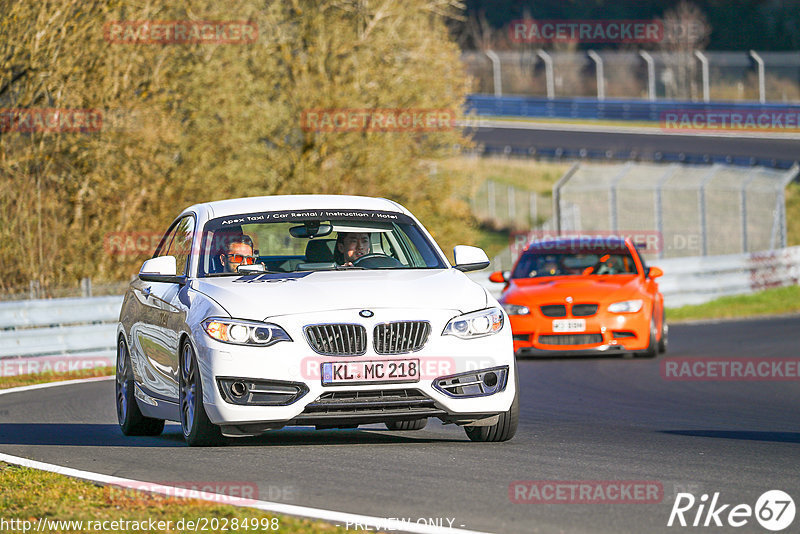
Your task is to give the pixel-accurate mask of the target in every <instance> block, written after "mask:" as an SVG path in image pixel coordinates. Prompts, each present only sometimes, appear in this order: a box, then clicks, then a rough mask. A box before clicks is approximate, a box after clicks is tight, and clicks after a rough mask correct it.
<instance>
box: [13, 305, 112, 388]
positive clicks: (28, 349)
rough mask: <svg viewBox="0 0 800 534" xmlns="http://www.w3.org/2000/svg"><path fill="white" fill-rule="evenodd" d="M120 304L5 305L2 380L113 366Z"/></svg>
mask: <svg viewBox="0 0 800 534" xmlns="http://www.w3.org/2000/svg"><path fill="white" fill-rule="evenodd" d="M121 305H122V296H110V297H94V298H66V299H36V300H20V301H9V302H0V360H1V361H0V376H2V375H9V374H22V373H21V372H18V371H19V370H20V369H29V370H30V369H33V368H36V369H38V370H54V371H60V370H73V369H75V368H78V367H81V366H82V367H86V366H87V365H85V364H86V362H89V363H91V365H90V366H91V367H96V366H99V365H113V357H114V354H115V351H116V339H115V334H116V322H117V320H118V318H119V310H120V307H121ZM29 359H36V360H38V362H39V363H40V364H41V363H42V362H49V367H47V366H45V367H44V368H42V367H41V365H39V364H37V365H36V366H31V365H29V361H28V360H29ZM70 361H72V364H70V363H68V362H70ZM82 367H81V368H82Z"/></svg>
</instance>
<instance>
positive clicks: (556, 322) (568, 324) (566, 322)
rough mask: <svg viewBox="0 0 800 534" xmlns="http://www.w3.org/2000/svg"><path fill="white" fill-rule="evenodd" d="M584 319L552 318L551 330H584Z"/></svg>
mask: <svg viewBox="0 0 800 534" xmlns="http://www.w3.org/2000/svg"><path fill="white" fill-rule="evenodd" d="M585 331H586V319H553V332H585Z"/></svg>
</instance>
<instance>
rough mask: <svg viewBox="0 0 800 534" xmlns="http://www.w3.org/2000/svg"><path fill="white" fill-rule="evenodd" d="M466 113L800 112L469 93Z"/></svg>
mask: <svg viewBox="0 0 800 534" xmlns="http://www.w3.org/2000/svg"><path fill="white" fill-rule="evenodd" d="M466 110H467V113H469V112H472V111H474V112H475V113H477V114H478V115H485V116H494V117H532V118H547V119H593V120H613V121H640V122H642V121H645V122H660V121H661V114H662V113H666V112H668V111H677V110H680V111H683V112H692V111H694V112H697V111H705V112H714V111H717V112H721V111H727V112H731V111H739V112H745V111H749V112H774V111H780V112H785V113H800V105H797V104H778V103H771V104H760V103H752V102H748V103H744V102H691V101H683V100H657V101H650V100H634V99H624V100H622V99H620V100H614V99H606V100H598V99H596V98H546V97H533V96H502V97H498V96H492V95H476V94H473V95H469V96H468V97H467V103H466Z"/></svg>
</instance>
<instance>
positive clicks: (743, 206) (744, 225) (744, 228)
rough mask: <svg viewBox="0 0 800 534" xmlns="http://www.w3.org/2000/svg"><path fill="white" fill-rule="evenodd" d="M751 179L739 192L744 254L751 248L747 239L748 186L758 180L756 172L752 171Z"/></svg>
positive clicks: (745, 182) (746, 181)
mask: <svg viewBox="0 0 800 534" xmlns="http://www.w3.org/2000/svg"><path fill="white" fill-rule="evenodd" d="M750 172H751V173H752V174H751V176H750V178H748V179H747V180H745V181H744V183H742V190H741V191H740V192H739V210H740V215H741V218H742V252H748V249H749V247H750V245H749V243H748V239H747V186H748V185H750V182H752V181H753V180H755V179H756V178H758V174H756V171H750Z"/></svg>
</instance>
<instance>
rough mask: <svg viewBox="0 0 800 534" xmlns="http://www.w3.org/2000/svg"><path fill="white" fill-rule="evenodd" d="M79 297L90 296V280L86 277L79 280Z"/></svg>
mask: <svg viewBox="0 0 800 534" xmlns="http://www.w3.org/2000/svg"><path fill="white" fill-rule="evenodd" d="M81 296H82V297H84V298H86V297H91V296H92V279H91V278H89V277H88V276H86V277H84V278H81Z"/></svg>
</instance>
